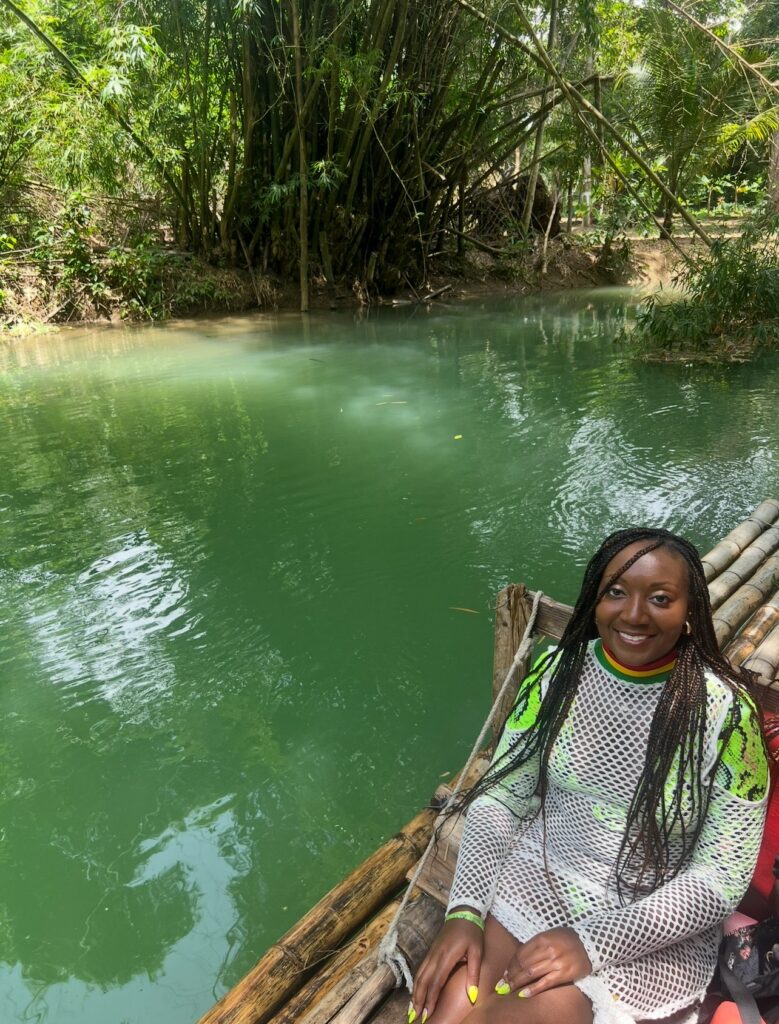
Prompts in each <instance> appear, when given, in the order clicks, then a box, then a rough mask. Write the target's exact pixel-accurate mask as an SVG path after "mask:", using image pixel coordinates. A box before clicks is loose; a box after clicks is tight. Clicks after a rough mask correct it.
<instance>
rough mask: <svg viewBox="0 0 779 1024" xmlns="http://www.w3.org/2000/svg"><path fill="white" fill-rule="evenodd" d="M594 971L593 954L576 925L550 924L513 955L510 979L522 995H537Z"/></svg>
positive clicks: (509, 981) (507, 977)
mask: <svg viewBox="0 0 779 1024" xmlns="http://www.w3.org/2000/svg"><path fill="white" fill-rule="evenodd" d="M591 972H592V964H591V963H590V958H589V957H588V956H587V952H586V950H585V948H584V946H583V945H582V942H581V939H580V938H579V936H578V935H577V934H576V932H575V931H574V930H573V928H550V929H549V930H548V931H545V932H539V933H538V935H534V936H533V938H532V939H528V941H527V942H525V943H523V945H522V947H521V948H520V949H519V950H518V952H517V953H515V954H514V956H513V957H512V959H511V963H510V964H509V966H508V970H507V971H506V980H507V981H508V983H509V985H510V986H511V988H512V989H513V990H515V991H517V993H518V994H519V995H521V996H535V995H538V993H539V992H545V991H546V990H547V989H549V988H556V987H557V986H558V985H570V984H571V982H574V981H579V980H580V979H581V978H585V977H586V976H587V975H588V974H590V973H591Z"/></svg>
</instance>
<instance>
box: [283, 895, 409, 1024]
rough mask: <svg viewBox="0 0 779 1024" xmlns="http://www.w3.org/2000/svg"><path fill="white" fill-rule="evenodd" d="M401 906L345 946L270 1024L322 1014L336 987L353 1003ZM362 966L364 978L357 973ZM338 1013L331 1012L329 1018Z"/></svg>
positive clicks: (391, 908) (396, 903)
mask: <svg viewBox="0 0 779 1024" xmlns="http://www.w3.org/2000/svg"><path fill="white" fill-rule="evenodd" d="M399 906H400V899H395V900H393V901H392V902H391V903H388V904H387V906H386V907H384V908H383V909H382V910H381V911H380V912H379V913H378V914H377V915H376V917H374V919H373V920H372V921H370V922H369V923H368V924H367V925H366V926H365V928H363V930H362V931H361V932H360V934H359V935H358V936H357V937H356V938H355V939H354V940H352V941H351V942H350V943H349V944H348V945H346V946H344V947H343V949H341V951H340V952H339V953H338V955H337V956H336V957H334V958H333V959H332V960H331V961H330V962H329V963H328V964H327V965H326V966H325V967H324V968H323V969H322V970H321V971H319V972H318V973H317V974H315V975H314V976H313V978H311V980H310V981H308V982H307V983H306V984H305V985H304V986H303V987H302V988H301V989H300V990H299V991H298V992H296V993H295V995H294V996H293V997H292V998H291V999H290V1000H289V1002H288V1003H285V1004H284V1008H283V1009H282V1010H281V1011H280V1012H279V1013H277V1014H276V1015H275V1016H274V1017H272V1018H271V1020H270V1021H269V1024H294V1022H295V1021H299V1020H300V1017H301V1016H302V1015H303V1014H310V1013H312V1012H313V1011H314V1009H316V1010H317V1011H319V1007H320V1006H321V1005H323V1003H322V1001H323V1000H324V998H325V997H326V996H327V995H328V994H329V993H331V992H333V990H334V989H335V988H336V986H337V987H338V998H339V999H340V1000H341V1002H345V1001H346V1000H347V999H350V998H351V996H352V995H353V994H354V993H355V992H356V991H357V989H358V988H359V987H360V985H361V984H362V982H363V981H364V980H365V979H366V978H367V977H368V976H369V975H370V974H371V973H372V970H373V967H374V966H375V963H373V962H371V969H370V970H366V964H367V962H368V960H367V958H368V956H369V954H370V953H371V952H373V953H375V952H376V950H377V949H378V946H379V942H380V941H381V939H382V938H383V936H384V933H385V932H386V930H387V927H388V926H389V923H390V921H391V920H392V918H393V917H394V916H395V913H396V912H397V909H398V907H399ZM361 964H362V965H363V973H362V974H361V973H359V972H356V971H355V970H354V968H356V967H358V966H359V965H361ZM335 1009H337V1008H335ZM335 1009H334V1010H332V1011H330V1013H329V1014H328V1018H329V1016H331V1015H332V1013H333V1012H335Z"/></svg>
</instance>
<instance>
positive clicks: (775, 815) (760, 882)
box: [745, 712, 779, 909]
mask: <svg viewBox="0 0 779 1024" xmlns="http://www.w3.org/2000/svg"><path fill="white" fill-rule="evenodd" d="M763 732H764V734H765V740H766V746H767V747H768V753H769V754H770V755H771V760H770V761H769V764H770V766H771V793H770V795H769V797H768V811H767V814H766V819H765V830H764V832H763V842H762V844H761V846H760V854H759V856H758V858H757V866H756V867H755V873H754V875H753V876H752V884H751V885H750V887H749V888H750V890H751V891H752V892H755V893H758V894H759V895H760V896H761V897H762V898H763V899H764V900H767V899H768V896H769V894H770V892H771V889H772V888H773V885H774V858H775V857H776V855H777V854H779V715H777V714H772V713H768V712H767V713H766V714H765V715H764V723H763ZM745 902H746V901H745ZM750 907H751V908H752V909H754V907H753V905H752V903H751V902H750Z"/></svg>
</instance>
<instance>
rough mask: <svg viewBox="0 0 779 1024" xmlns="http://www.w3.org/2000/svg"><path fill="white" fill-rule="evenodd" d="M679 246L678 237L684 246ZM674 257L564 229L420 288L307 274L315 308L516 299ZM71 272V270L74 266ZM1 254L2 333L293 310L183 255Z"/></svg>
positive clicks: (665, 264)
mask: <svg viewBox="0 0 779 1024" xmlns="http://www.w3.org/2000/svg"><path fill="white" fill-rule="evenodd" d="M683 244H685V243H683ZM678 259H679V257H678V253H677V251H676V250H675V249H674V248H673V246H671V245H670V244H669V243H668V242H666V241H662V240H660V239H631V240H627V239H622V240H620V241H619V243H618V244H617V243H613V242H612V243H611V244H604V243H602V242H596V241H594V240H593V239H592V238H591V237H589V236H585V235H578V236H577V235H562V236H560V237H559V238H557V239H554V240H552V241H550V242H549V245H548V246H547V248H546V250H545V251H544V250H543V248H541V249H540V250H539V251H538V252H532V253H530V254H518V255H516V256H507V255H505V254H501V255H497V254H491V253H488V252H486V251H483V250H471V251H470V252H469V253H468V254H467V255H466V257H464V258H463V259H461V260H457V259H455V258H454V257H444V258H441V259H439V260H438V261H436V262H435V264H433V265H431V272H430V275H429V277H428V280H427V282H426V284H425V286H424V287H420V288H413V287H411V286H410V285H409V286H408V287H407V288H405V289H403V290H400V291H398V292H396V293H395V294H393V295H381V294H377V293H371V292H370V291H369V290H367V289H366V288H365V287H364V286H363V285H362V284H361V283H360V282H358V281H355V282H353V284H352V286H351V287H349V286H348V284H347V283H340V284H339V285H336V286H335V287H333V286H332V285H329V284H328V282H327V281H326V280H325V279H324V277H322V276H316V275H315V276H313V277H312V280H311V295H310V305H311V308H312V309H313V310H326V309H344V308H349V307H366V306H371V305H398V304H417V303H426V302H432V301H437V300H447V301H449V300H452V299H467V298H472V297H474V296H478V295H517V294H530V293H533V292H546V291H549V292H555V291H563V290H567V289H572V288H583V287H598V286H604V285H615V284H622V285H628V286H634V287H643V288H647V289H656V288H658V287H660V286H661V285H667V284H668V283H669V282H670V281H671V278H672V276H673V273H674V271H675V268H676V266H677V264H678ZM76 270H78V271H79V272H76ZM76 270H74V268H72V267H69V266H68V265H67V264H66V263H65V262H64V261H63V264H62V265H55V264H53V263H49V264H46V265H42V264H41V263H39V262H38V263H32V262H23V261H21V260H10V259H6V260H4V261H3V263H2V264H0V330H2V332H3V333H5V334H6V335H11V336H19V335H23V334H29V333H35V332H39V331H42V330H45V331H51V330H53V329H56V328H57V326H59V325H62V324H68V325H71V326H72V325H74V324H85V323H112V322H113V323H119V322H123V321H136V322H137V321H144V320H149V321H154V320H170V319H178V318H182V317H194V316H203V315H209V314H229V313H245V312H250V311H252V310H265V311H294V310H297V309H299V306H300V298H299V292H298V288H297V285H296V283H295V282H293V281H280V280H278V279H275V278H272V277H263V276H261V275H258V274H257V273H250V272H249V271H247V270H246V269H243V268H235V267H230V268H226V267H215V266H213V265H211V264H209V263H207V262H205V261H203V260H201V259H198V258H197V257H195V256H192V255H190V254H187V253H177V252H167V251H165V250H158V251H156V252H154V251H149V252H141V253H138V252H132V251H127V252H123V251H116V250H114V251H112V252H111V253H110V254H107V253H102V254H91V255H90V258H89V260H85V261H83V265H82V266H81V267H80V268H76Z"/></svg>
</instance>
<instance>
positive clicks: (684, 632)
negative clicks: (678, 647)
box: [682, 619, 692, 636]
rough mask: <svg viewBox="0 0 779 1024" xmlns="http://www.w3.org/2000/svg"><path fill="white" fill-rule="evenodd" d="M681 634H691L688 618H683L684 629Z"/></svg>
mask: <svg viewBox="0 0 779 1024" xmlns="http://www.w3.org/2000/svg"><path fill="white" fill-rule="evenodd" d="M682 636H692V626H691V625H690V620H689V619H685V620H684V631H683V632H682Z"/></svg>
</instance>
